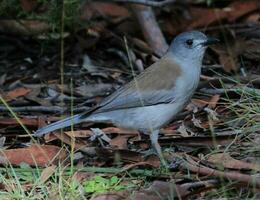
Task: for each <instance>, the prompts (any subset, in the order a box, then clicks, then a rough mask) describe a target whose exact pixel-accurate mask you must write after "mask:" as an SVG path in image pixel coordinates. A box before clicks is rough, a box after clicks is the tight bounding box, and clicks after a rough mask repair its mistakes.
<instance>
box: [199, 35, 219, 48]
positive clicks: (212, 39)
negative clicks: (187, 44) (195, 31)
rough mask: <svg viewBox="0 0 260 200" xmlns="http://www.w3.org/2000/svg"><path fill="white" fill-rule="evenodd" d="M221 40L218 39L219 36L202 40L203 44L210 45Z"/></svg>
mask: <svg viewBox="0 0 260 200" xmlns="http://www.w3.org/2000/svg"><path fill="white" fill-rule="evenodd" d="M219 42H220V40H219V39H217V38H213V37H208V38H207V40H206V41H204V42H202V43H201V44H202V45H203V46H209V45H212V44H217V43H219Z"/></svg>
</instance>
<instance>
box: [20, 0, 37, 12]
mask: <svg viewBox="0 0 260 200" xmlns="http://www.w3.org/2000/svg"><path fill="white" fill-rule="evenodd" d="M20 3H21V7H22V8H23V10H24V11H26V12H31V11H32V10H33V9H34V8H35V7H36V6H37V0H20Z"/></svg>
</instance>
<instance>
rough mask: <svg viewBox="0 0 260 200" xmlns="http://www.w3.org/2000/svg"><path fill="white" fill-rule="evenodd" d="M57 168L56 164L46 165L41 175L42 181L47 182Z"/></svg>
mask: <svg viewBox="0 0 260 200" xmlns="http://www.w3.org/2000/svg"><path fill="white" fill-rule="evenodd" d="M56 168H57V166H56V165H51V166H49V167H46V168H45V169H44V170H43V171H42V173H41V176H40V182H41V184H43V183H45V182H46V181H47V180H48V179H49V178H50V177H51V176H52V175H53V174H54V173H55V169H56Z"/></svg>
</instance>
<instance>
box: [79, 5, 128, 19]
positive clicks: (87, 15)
mask: <svg viewBox="0 0 260 200" xmlns="http://www.w3.org/2000/svg"><path fill="white" fill-rule="evenodd" d="M97 16H107V17H129V16H130V12H129V11H128V10H127V9H126V8H124V7H123V6H120V5H117V4H115V3H111V2H90V3H86V4H85V5H84V7H83V9H82V15H81V19H85V20H90V19H92V18H95V17H97Z"/></svg>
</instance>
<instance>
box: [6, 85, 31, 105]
mask: <svg viewBox="0 0 260 200" xmlns="http://www.w3.org/2000/svg"><path fill="white" fill-rule="evenodd" d="M31 91H32V90H31V89H29V88H25V87H19V88H16V89H14V90H12V91H10V92H7V93H6V94H5V95H4V99H5V101H7V102H8V101H12V100H14V99H16V98H18V97H22V96H26V95H27V94H29V93H30V92H31Z"/></svg>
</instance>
